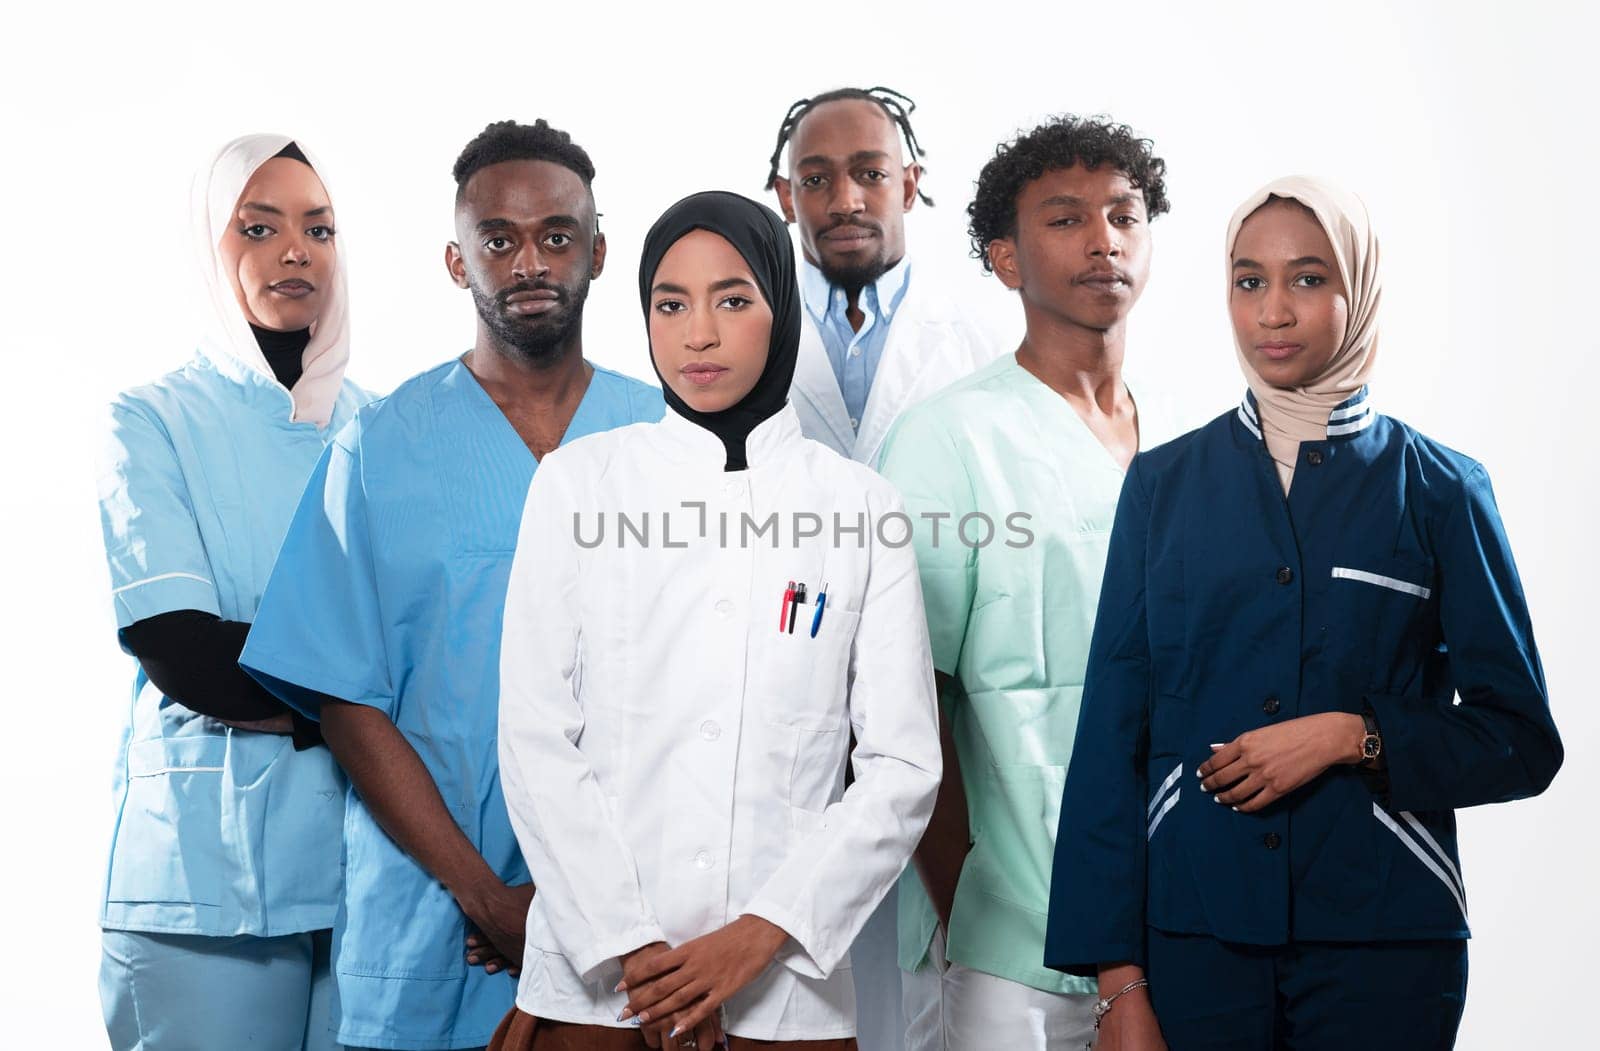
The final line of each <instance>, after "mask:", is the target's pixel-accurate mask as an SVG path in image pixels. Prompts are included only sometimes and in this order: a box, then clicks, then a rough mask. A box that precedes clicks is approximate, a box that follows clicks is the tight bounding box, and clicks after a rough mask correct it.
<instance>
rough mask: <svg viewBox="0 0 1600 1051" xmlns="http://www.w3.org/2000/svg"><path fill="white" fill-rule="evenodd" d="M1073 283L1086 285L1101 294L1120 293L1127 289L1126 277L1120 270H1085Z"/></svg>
mask: <svg viewBox="0 0 1600 1051" xmlns="http://www.w3.org/2000/svg"><path fill="white" fill-rule="evenodd" d="M1074 280H1075V282H1076V283H1077V284H1080V285H1088V286H1089V287H1090V288H1096V289H1099V290H1100V291H1103V292H1113V293H1115V292H1120V291H1122V290H1124V289H1126V288H1128V287H1129V285H1128V275H1127V274H1125V273H1123V272H1122V271H1121V270H1086V271H1084V272H1083V273H1081V274H1079V275H1078V276H1077V277H1076V278H1075V279H1074Z"/></svg>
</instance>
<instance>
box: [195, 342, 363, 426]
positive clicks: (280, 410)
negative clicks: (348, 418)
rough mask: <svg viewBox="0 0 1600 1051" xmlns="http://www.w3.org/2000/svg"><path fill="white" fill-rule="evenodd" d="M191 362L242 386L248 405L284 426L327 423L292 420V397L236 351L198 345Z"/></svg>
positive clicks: (266, 373) (324, 424) (274, 379)
mask: <svg viewBox="0 0 1600 1051" xmlns="http://www.w3.org/2000/svg"><path fill="white" fill-rule="evenodd" d="M195 361H196V363H197V364H199V365H200V367H202V368H209V369H211V370H212V371H213V372H215V373H216V374H217V375H218V376H220V377H221V378H222V379H224V380H227V381H228V382H230V383H234V384H237V385H238V386H240V387H242V388H243V389H244V391H245V396H246V398H247V400H248V401H249V402H250V404H251V405H254V406H258V407H259V408H260V409H261V410H262V411H263V412H265V413H266V414H267V415H269V416H271V417H273V418H274V419H276V420H277V421H279V422H280V423H282V424H283V425H284V426H288V427H316V428H318V429H321V428H323V427H326V426H327V424H326V423H318V422H317V421H315V420H308V419H294V418H293V409H294V398H293V396H292V395H291V394H290V393H289V391H288V389H287V388H286V387H284V386H283V384H281V383H279V382H278V380H277V377H275V376H273V375H272V373H271V372H262V371H261V370H260V369H258V368H256V367H255V366H254V365H253V364H252V363H251V362H248V361H246V360H244V359H243V358H242V357H240V356H239V355H237V354H232V353H229V352H228V351H225V350H217V349H214V348H209V347H208V346H205V345H202V346H201V347H200V349H199V350H197V351H195ZM332 411H337V410H336V409H335V410H332ZM330 417H331V412H330Z"/></svg>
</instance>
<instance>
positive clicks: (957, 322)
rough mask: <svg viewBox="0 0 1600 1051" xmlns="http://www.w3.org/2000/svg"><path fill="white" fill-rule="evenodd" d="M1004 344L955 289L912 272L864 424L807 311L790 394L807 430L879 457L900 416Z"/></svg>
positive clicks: (836, 446) (846, 450)
mask: <svg viewBox="0 0 1600 1051" xmlns="http://www.w3.org/2000/svg"><path fill="white" fill-rule="evenodd" d="M1001 350H1002V347H1001V346H1000V345H999V344H998V343H997V342H996V341H995V340H993V339H991V338H990V337H989V336H988V335H987V334H985V333H984V332H982V330H980V329H979V328H977V327H976V326H974V325H973V324H972V323H971V321H970V320H969V319H968V318H967V317H966V315H965V314H964V313H963V312H962V311H961V310H959V309H958V308H957V306H956V304H955V301H954V300H953V299H952V298H951V297H948V296H943V295H941V294H940V291H939V289H938V288H937V287H936V286H930V285H929V284H928V282H927V281H926V280H923V279H921V278H919V277H918V276H917V274H916V273H915V272H913V273H912V275H911V280H910V283H909V284H908V285H907V287H906V293H905V297H904V298H903V299H902V300H901V301H900V306H899V309H897V310H896V311H895V313H894V316H893V317H892V318H891V319H890V321H889V337H888V341H887V342H886V343H885V344H884V347H883V357H882V358H881V359H879V361H878V370H877V372H876V373H875V374H874V376H873V378H872V389H871V390H870V391H869V392H868V393H867V407H866V409H865V410H864V411H863V413H862V417H861V427H860V428H859V429H854V428H852V427H851V426H850V413H849V411H848V410H846V409H845V405H844V395H843V394H841V393H840V392H839V379H838V377H837V376H836V375H835V374H834V371H833V365H832V364H831V363H829V361H828V352H827V350H826V348H824V347H823V345H822V336H821V334H819V333H818V332H817V329H816V326H815V325H814V324H812V322H811V318H810V316H809V315H805V314H804V313H802V317H801V328H800V356H799V358H798V360H797V361H796V363H795V372H794V382H793V383H792V384H791V385H790V388H789V402H790V404H791V405H793V406H794V408H795V413H796V414H797V415H798V416H799V418H800V429H801V431H802V432H803V433H804V434H805V436H806V437H807V438H812V439H815V440H816V441H819V442H821V443H823V444H824V445H826V446H828V447H829V448H831V449H833V450H834V451H835V452H837V453H839V454H840V455H842V456H847V457H849V458H850V459H852V460H855V461H856V462H857V463H864V464H874V463H876V462H877V457H878V449H879V447H880V446H881V445H882V444H883V439H884V436H885V435H887V434H888V433H889V427H890V426H891V425H892V424H893V423H894V421H895V418H896V417H898V416H899V415H900V414H901V413H902V412H905V411H906V410H907V409H909V408H910V407H911V406H913V405H915V404H917V402H919V401H921V400H922V399H924V398H926V397H927V396H928V395H930V394H932V393H933V392H934V391H937V390H939V389H940V388H942V387H945V386H947V385H948V384H951V383H954V382H955V381H956V380H958V379H961V378H962V377H963V376H966V375H967V374H969V373H971V372H974V371H976V370H977V369H978V368H980V367H981V366H983V365H987V364H988V363H989V362H991V361H993V360H994V359H995V358H996V357H998V356H999V355H1000V353H1001Z"/></svg>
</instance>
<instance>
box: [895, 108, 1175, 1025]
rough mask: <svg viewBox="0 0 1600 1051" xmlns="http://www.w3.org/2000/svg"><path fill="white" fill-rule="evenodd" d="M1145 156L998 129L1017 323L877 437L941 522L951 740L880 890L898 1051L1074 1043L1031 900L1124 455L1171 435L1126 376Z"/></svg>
mask: <svg viewBox="0 0 1600 1051" xmlns="http://www.w3.org/2000/svg"><path fill="white" fill-rule="evenodd" d="M1165 171H1166V166H1165V164H1164V163H1163V162H1162V161H1161V159H1160V158H1159V157H1156V156H1155V155H1154V154H1153V152H1152V144H1151V143H1150V141H1149V140H1147V139H1142V138H1139V137H1138V136H1136V135H1135V134H1134V133H1133V132H1132V131H1131V130H1130V129H1129V128H1128V127H1126V126H1125V125H1121V124H1116V123H1113V122H1111V121H1109V120H1105V119H1101V118H1080V117H1074V116H1065V117H1058V118H1056V119H1053V120H1050V121H1048V122H1046V123H1044V124H1041V125H1039V126H1038V127H1036V128H1034V129H1033V130H1032V131H1029V132H1027V133H1026V134H1023V135H1020V136H1019V137H1017V138H1016V139H1015V140H1014V141H1012V142H1010V143H1007V144H1005V145H1002V146H1001V147H1000V148H999V149H998V150H997V151H996V153H995V156H994V157H993V158H992V159H991V160H990V161H989V162H988V164H986V165H985V166H984V168H983V171H982V173H981V174H980V175H979V178H978V185H977V192H976V195H975V198H974V200H973V201H972V204H971V205H970V206H969V207H968V209H967V213H968V216H969V219H970V223H969V233H970V234H971V237H972V246H973V253H974V255H976V256H977V257H978V258H979V259H980V260H981V261H982V263H983V266H984V268H985V269H986V270H988V271H989V272H991V273H993V274H994V275H995V276H996V277H997V278H999V279H1000V281H1001V283H1002V284H1004V285H1005V286H1006V287H1007V288H1008V289H1011V290H1012V291H1014V292H1016V293H1017V298H1018V300H1019V301H1020V303H1021V305H1022V313H1023V317H1024V319H1025V321H1026V326H1027V328H1026V334H1025V335H1024V337H1023V339H1022V342H1021V344H1020V345H1019V346H1018V347H1017V349H1016V352H1015V353H1014V354H1007V355H1004V356H1003V357H1001V358H999V359H998V360H996V361H994V362H993V363H991V364H990V365H988V366H986V367H984V368H982V369H980V370H978V371H977V372H975V373H973V374H972V375H970V376H968V377H966V378H965V379H963V380H960V381H958V382H956V383H955V384H953V385H951V386H949V387H946V388H945V389H944V390H942V391H940V392H939V393H937V394H935V395H933V396H932V397H930V398H929V399H927V400H926V401H924V402H922V403H921V404H920V405H917V406H916V407H914V408H912V409H910V410H909V411H908V412H906V413H905V414H904V415H903V416H901V418H900V420H899V422H898V423H897V424H896V425H895V427H894V429H893V430H892V431H891V432H890V434H889V436H888V438H887V440H886V441H885V444H884V451H883V456H882V461H881V470H882V471H883V474H884V475H885V476H886V477H888V478H889V479H890V480H891V481H893V482H894V483H895V484H896V485H897V486H898V487H899V488H900V490H901V492H902V493H903V494H904V496H905V500H906V506H907V510H908V511H909V512H910V513H911V514H912V515H913V516H914V517H915V518H916V519H917V520H918V521H919V523H920V522H923V521H925V520H929V521H931V520H933V519H934V518H937V520H938V521H940V522H942V523H944V527H943V529H941V530H939V531H932V530H928V529H925V528H919V529H917V530H916V531H915V533H914V543H915V545H916V549H917V561H918V569H919V572H920V574H921V577H922V587H923V594H924V599H925V603H926V609H927V617H928V627H929V635H930V638H931V641H932V649H933V662H934V669H935V673H936V676H937V678H938V679H939V684H940V695H941V708H942V718H943V721H944V726H943V728H942V729H943V731H944V733H945V735H946V738H947V741H951V742H953V753H954V754H953V756H952V754H951V752H952V749H951V748H948V747H947V750H946V758H945V777H944V783H943V786H942V787H941V789H940V795H939V800H938V804H937V806H936V808H935V811H934V817H933V821H932V823H931V824H930V825H929V827H928V832H927V835H926V836H925V837H924V839H923V841H922V845H921V846H920V847H919V849H918V852H917V856H916V865H915V868H916V874H915V876H913V875H912V874H911V873H909V872H908V874H907V875H906V877H905V878H904V879H902V881H901V888H900V900H901V938H902V940H901V962H902V965H903V966H905V967H906V968H907V970H909V971H910V972H911V973H909V974H907V975H906V976H905V979H904V986H905V1008H906V1014H907V1018H908V1022H909V1031H908V1041H907V1045H908V1047H909V1048H911V1049H913V1051H932V1049H938V1051H955V1049H963V1051H964V1049H968V1048H974V1049H975V1048H995V1047H1004V1048H1007V1049H1026V1048H1039V1049H1044V1048H1051V1049H1056V1048H1071V1047H1083V1046H1085V1045H1087V1044H1089V1043H1091V1042H1092V1041H1093V1039H1094V1029H1095V1025H1094V1017H1095V1016H1094V1005H1095V991H1096V990H1095V985H1094V983H1093V982H1092V981H1088V980H1085V979H1081V978H1073V977H1069V976H1066V975H1062V974H1058V973H1057V972H1055V971H1052V970H1050V969H1048V968H1046V967H1045V966H1044V936H1045V915H1046V912H1047V909H1048V905H1049V887H1050V872H1051V862H1052V858H1053V855H1054V850H1055V831H1056V819H1057V814H1058V811H1059V808H1060V801H1061V791H1062V784H1063V778H1064V774H1065V771H1066V767H1067V762H1068V759H1069V758H1070V756H1071V752H1072V739H1073V734H1074V732H1075V729H1076V726H1077V722H1078V705H1079V700H1080V698H1081V696H1082V689H1083V681H1084V672H1085V668H1086V665H1087V662H1088V649H1089V638H1090V634H1091V630H1092V628H1093V620H1094V611H1095V608H1096V604H1097V601H1098V597H1099V589H1100V579H1101V575H1102V572H1103V571H1104V568H1105V559H1106V550H1107V544H1108V542H1109V539H1110V533H1111V523H1112V519H1113V516H1114V513H1115V510H1116V505H1117V497H1118V494H1119V492H1120V490H1121V487H1122V477H1123V473H1124V472H1125V471H1126V470H1127V467H1128V463H1129V462H1130V461H1131V460H1132V459H1133V456H1134V454H1135V453H1136V452H1138V451H1139V450H1140V449H1141V448H1148V447H1150V446H1151V445H1154V444H1157V443H1159V442H1161V441H1164V440H1166V439H1167V438H1169V437H1173V436H1175V435H1176V434H1177V429H1176V428H1175V427H1173V426H1171V424H1170V423H1169V422H1168V421H1167V420H1166V419H1164V418H1163V416H1164V414H1163V413H1161V412H1159V411H1158V410H1156V409H1155V408H1154V402H1153V401H1152V400H1151V399H1150V398H1148V397H1146V392H1145V390H1144V389H1143V388H1142V387H1141V388H1140V389H1139V392H1138V400H1137V401H1135V395H1134V393H1133V392H1131V391H1130V389H1129V387H1128V384H1127V383H1126V382H1125V381H1124V379H1123V357H1124V353H1125V350H1126V343H1127V325H1128V316H1129V313H1130V312H1131V311H1132V309H1133V306H1134V304H1135V303H1136V302H1137V301H1138V299H1139V294H1140V293H1141V292H1142V291H1143V290H1144V286H1145V281H1146V279H1147V277H1148V276H1149V272H1150V248H1151V245H1150V232H1149V224H1150V221H1151V220H1152V219H1153V218H1155V217H1156V216H1158V215H1160V214H1162V213H1163V212H1165V211H1166V210H1167V196H1166V179H1165ZM1019 515H1020V516H1026V517H1023V518H1019V517H1018V516H1019ZM1018 523H1022V524H1023V525H1022V528H1023V530H1024V531H1025V532H1026V536H1024V537H1022V538H1021V539H1020V540H1019V539H1015V534H1016V532H1017V525H1018ZM1002 527H1003V528H1004V529H1005V532H1003V533H1000V532H998V530H999V529H1000V528H1002Z"/></svg>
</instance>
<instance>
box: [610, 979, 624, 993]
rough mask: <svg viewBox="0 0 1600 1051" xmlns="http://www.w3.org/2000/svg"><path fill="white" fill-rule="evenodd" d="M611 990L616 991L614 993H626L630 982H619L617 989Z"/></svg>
mask: <svg viewBox="0 0 1600 1051" xmlns="http://www.w3.org/2000/svg"><path fill="white" fill-rule="evenodd" d="M611 991H612V992H614V993H625V992H627V991H628V983H627V982H618V983H617V987H616V988H615V989H613V990H611Z"/></svg>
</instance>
